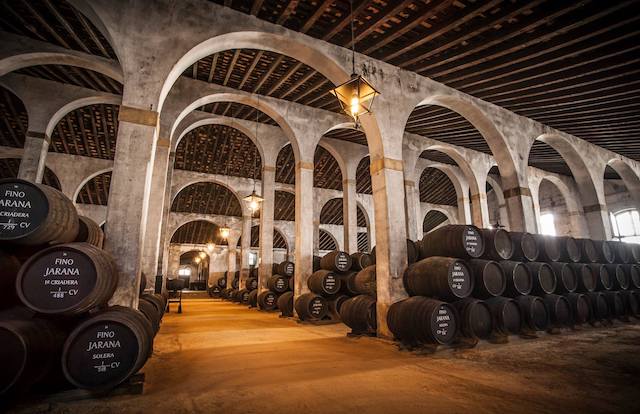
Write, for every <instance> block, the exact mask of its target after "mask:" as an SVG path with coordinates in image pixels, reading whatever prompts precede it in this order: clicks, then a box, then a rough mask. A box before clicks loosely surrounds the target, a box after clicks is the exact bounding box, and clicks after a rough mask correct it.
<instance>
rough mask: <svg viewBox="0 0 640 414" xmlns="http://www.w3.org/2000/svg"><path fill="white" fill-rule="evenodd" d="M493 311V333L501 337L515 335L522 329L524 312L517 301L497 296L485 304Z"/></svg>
mask: <svg viewBox="0 0 640 414" xmlns="http://www.w3.org/2000/svg"><path fill="white" fill-rule="evenodd" d="M485 303H486V304H487V305H488V306H489V309H490V310H491V317H492V320H493V331H494V333H496V334H500V335H515V334H517V333H519V332H520V330H521V329H522V312H521V311H520V307H519V306H518V304H517V303H516V301H515V300H513V299H510V298H505V297H502V296H497V297H494V298H491V299H488V300H486V302H485Z"/></svg>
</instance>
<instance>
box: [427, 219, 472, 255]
mask: <svg viewBox="0 0 640 414" xmlns="http://www.w3.org/2000/svg"><path fill="white" fill-rule="evenodd" d="M484 249H485V246H484V238H483V237H482V232H481V231H480V229H479V228H477V227H476V226H472V225H465V224H449V225H447V226H443V227H440V228H438V229H436V230H434V231H432V232H431V233H428V234H426V235H425V236H424V238H423V239H422V241H421V242H420V257H421V258H423V259H424V258H427V257H432V256H445V257H459V258H463V259H475V258H478V257H480V256H482V254H483V253H484Z"/></svg>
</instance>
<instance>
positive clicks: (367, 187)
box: [356, 155, 373, 195]
mask: <svg viewBox="0 0 640 414" xmlns="http://www.w3.org/2000/svg"><path fill="white" fill-rule="evenodd" d="M370 167H371V159H370V157H369V156H368V155H367V156H366V157H364V158H363V159H361V160H360V162H359V163H358V167H357V168H356V193H358V194H369V195H371V194H373V188H372V186H371V169H370Z"/></svg>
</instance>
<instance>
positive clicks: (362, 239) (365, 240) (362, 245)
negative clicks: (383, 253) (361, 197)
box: [356, 204, 372, 253]
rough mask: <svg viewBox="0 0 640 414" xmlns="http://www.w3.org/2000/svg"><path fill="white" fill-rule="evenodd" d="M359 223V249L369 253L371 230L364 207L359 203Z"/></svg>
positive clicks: (357, 214)
mask: <svg viewBox="0 0 640 414" xmlns="http://www.w3.org/2000/svg"><path fill="white" fill-rule="evenodd" d="M356 207H357V213H356V217H357V223H358V251H359V252H363V253H369V252H370V251H371V244H372V243H371V231H370V225H369V220H367V215H366V213H365V211H364V209H363V208H362V207H361V206H360V205H359V204H358V205H357V206H356Z"/></svg>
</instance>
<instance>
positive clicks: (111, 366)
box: [63, 321, 140, 389]
mask: <svg viewBox="0 0 640 414" xmlns="http://www.w3.org/2000/svg"><path fill="white" fill-rule="evenodd" d="M139 352H140V349H139V344H138V339H137V337H136V335H135V333H134V332H133V331H132V330H131V329H130V328H129V327H127V326H126V325H124V324H122V323H120V322H113V321H100V322H96V323H93V324H90V325H87V326H86V327H85V328H83V329H82V330H81V331H80V332H78V333H77V335H76V336H75V337H72V338H70V341H69V342H67V344H66V345H65V352H64V356H63V370H64V373H65V376H66V377H67V379H68V380H69V381H70V382H71V383H72V384H74V385H76V386H78V387H80V388H88V389H104V388H111V387H113V386H115V385H117V384H119V383H121V382H122V381H124V380H125V379H127V378H128V377H129V376H130V375H131V374H133V372H131V371H132V369H133V368H134V366H135V364H136V360H137V357H138V353H139Z"/></svg>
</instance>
